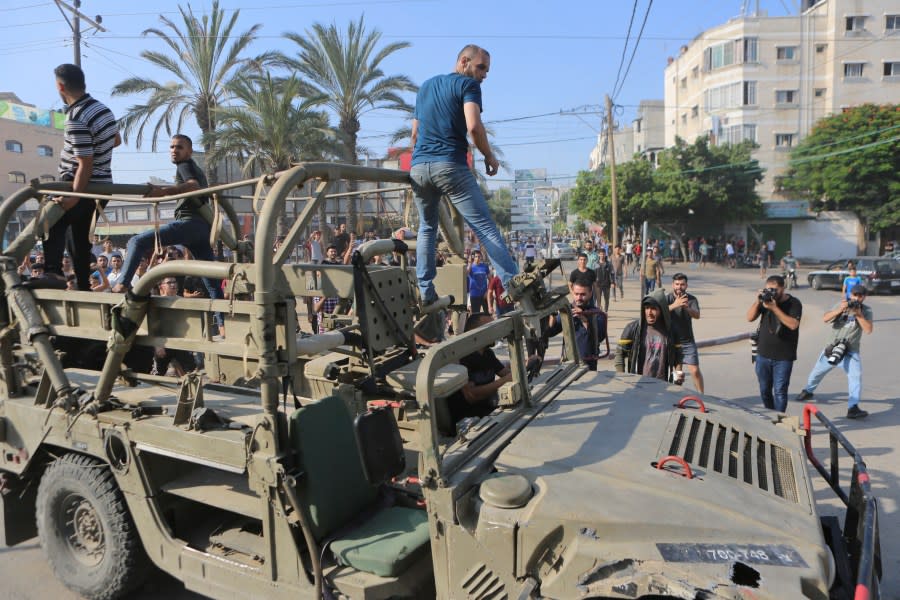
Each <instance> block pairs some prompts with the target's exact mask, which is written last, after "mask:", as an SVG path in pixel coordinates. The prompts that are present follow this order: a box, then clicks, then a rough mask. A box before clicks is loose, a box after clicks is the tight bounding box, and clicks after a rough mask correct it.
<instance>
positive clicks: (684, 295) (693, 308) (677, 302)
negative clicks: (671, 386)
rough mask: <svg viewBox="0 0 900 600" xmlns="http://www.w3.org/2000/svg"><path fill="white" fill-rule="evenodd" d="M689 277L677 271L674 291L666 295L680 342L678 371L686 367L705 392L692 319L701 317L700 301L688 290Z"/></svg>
mask: <svg viewBox="0 0 900 600" xmlns="http://www.w3.org/2000/svg"><path fill="white" fill-rule="evenodd" d="M687 286H688V278H687V275H685V274H684V273H675V275H673V276H672V293H670V294H667V295H666V301H667V302H668V303H669V315H670V316H671V318H672V329H673V333H674V336H675V342H676V343H677V344H678V351H677V352H676V361H677V362H678V364H677V365H676V366H675V370H676V371H681V370H682V369H684V367H687V370H688V371H690V373H691V379H692V380H693V381H694V386H695V387H696V388H697V391H698V392H700V393H701V394H702V393H703V373H701V372H700V354H699V353H698V352H697V342H696V341H695V340H694V325H693V323H692V321H693V320H694V319H699V318H700V303H699V302H698V301H697V298H696V297H695V296H694V295H693V294H688V292H687Z"/></svg>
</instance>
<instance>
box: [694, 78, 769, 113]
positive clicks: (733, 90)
mask: <svg viewBox="0 0 900 600" xmlns="http://www.w3.org/2000/svg"><path fill="white" fill-rule="evenodd" d="M755 105H756V82H755V81H739V82H737V83H729V84H727V85H720V86H718V87H714V88H709V89H708V90H706V91H705V92H704V93H703V108H704V110H705V111H706V112H711V111H715V110H719V109H724V108H738V107H740V106H755Z"/></svg>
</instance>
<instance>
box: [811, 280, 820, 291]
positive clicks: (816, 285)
mask: <svg viewBox="0 0 900 600" xmlns="http://www.w3.org/2000/svg"><path fill="white" fill-rule="evenodd" d="M809 285H810V286H811V287H812V289H814V290H821V289H822V280H821V279H819V278H818V277H813V278H812V279H811V280H810V282H809Z"/></svg>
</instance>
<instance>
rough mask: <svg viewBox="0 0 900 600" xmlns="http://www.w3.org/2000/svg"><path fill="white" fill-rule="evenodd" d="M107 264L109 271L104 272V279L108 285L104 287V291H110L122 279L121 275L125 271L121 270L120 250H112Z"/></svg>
mask: <svg viewBox="0 0 900 600" xmlns="http://www.w3.org/2000/svg"><path fill="white" fill-rule="evenodd" d="M109 264H110V267H111V268H110V270H109V273H107V274H106V279H107V281H109V287H108V288H106V290H105V291H107V292H110V291H112V289H113V288H114V287H115V286H116V284H117V283H119V282H120V281H121V280H122V275H124V274H125V272H124V271H123V270H122V254H121V253H120V252H115V251H114V252H113V253H112V254H110V256H109Z"/></svg>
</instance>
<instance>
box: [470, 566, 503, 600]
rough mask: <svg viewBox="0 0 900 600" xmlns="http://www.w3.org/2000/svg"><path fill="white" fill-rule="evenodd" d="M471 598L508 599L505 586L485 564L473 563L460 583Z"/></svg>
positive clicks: (485, 599) (476, 599) (473, 599)
mask: <svg viewBox="0 0 900 600" xmlns="http://www.w3.org/2000/svg"><path fill="white" fill-rule="evenodd" d="M461 587H462V589H464V590H465V591H466V597H467V598H470V599H471V600H508V598H509V596H508V595H507V594H506V586H504V585H503V582H502V581H501V580H500V578H499V577H497V576H496V575H494V572H493V571H491V570H490V569H489V568H488V567H487V565H485V564H477V565H475V566H474V567H473V568H472V569H471V570H470V571H469V572H468V573H466V577H465V579H463V581H462V584H461Z"/></svg>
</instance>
